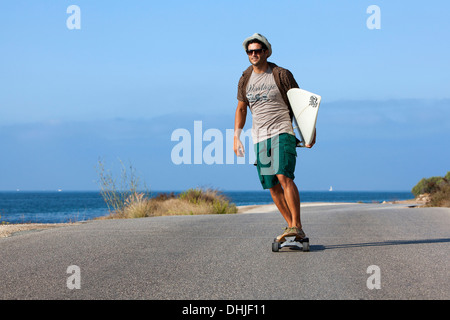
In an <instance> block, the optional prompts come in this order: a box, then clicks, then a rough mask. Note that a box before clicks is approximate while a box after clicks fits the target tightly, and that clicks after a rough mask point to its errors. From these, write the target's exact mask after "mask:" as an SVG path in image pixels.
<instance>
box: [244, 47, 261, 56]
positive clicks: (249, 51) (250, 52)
mask: <svg viewBox="0 0 450 320" xmlns="http://www.w3.org/2000/svg"><path fill="white" fill-rule="evenodd" d="M263 51H264V49H256V50H247V54H248V55H249V56H252V55H253V53H256V54H261V53H262V52H263Z"/></svg>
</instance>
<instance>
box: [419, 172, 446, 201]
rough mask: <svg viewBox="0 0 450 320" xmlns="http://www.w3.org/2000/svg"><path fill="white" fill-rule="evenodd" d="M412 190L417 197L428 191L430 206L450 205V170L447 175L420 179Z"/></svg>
mask: <svg viewBox="0 0 450 320" xmlns="http://www.w3.org/2000/svg"><path fill="white" fill-rule="evenodd" d="M411 192H412V193H413V194H414V196H415V197H417V196H419V195H421V194H424V193H428V194H429V195H430V201H429V202H428V203H427V205H428V206H430V207H450V171H449V172H447V174H446V175H445V177H431V178H423V179H422V180H420V181H419V182H418V183H417V184H416V185H415V186H414V188H412V190H411Z"/></svg>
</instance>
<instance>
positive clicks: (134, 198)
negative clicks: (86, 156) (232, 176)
mask: <svg viewBox="0 0 450 320" xmlns="http://www.w3.org/2000/svg"><path fill="white" fill-rule="evenodd" d="M121 166H122V170H121V174H120V179H117V178H116V177H115V175H114V174H113V173H112V172H111V170H106V169H105V167H104V164H103V162H102V161H99V166H98V174H99V178H100V179H99V185H100V189H101V194H102V197H103V199H104V200H105V203H106V205H107V206H108V209H109V215H107V216H105V217H101V218H99V219H128V218H143V217H155V216H168V215H197V214H227V213H236V212H237V207H236V205H235V204H233V203H231V202H230V200H229V199H228V198H227V197H226V196H225V195H223V194H222V193H221V192H220V191H218V190H215V189H210V188H192V189H189V190H187V191H184V192H181V193H179V194H178V195H175V193H173V192H172V193H164V194H158V195H156V196H152V193H151V192H149V191H142V188H141V184H140V179H139V177H138V176H137V174H136V171H135V169H134V168H133V167H132V166H131V165H130V166H128V167H126V166H125V165H124V164H123V163H122V162H121ZM145 189H146V187H144V190H145Z"/></svg>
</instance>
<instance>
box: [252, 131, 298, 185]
mask: <svg viewBox="0 0 450 320" xmlns="http://www.w3.org/2000/svg"><path fill="white" fill-rule="evenodd" d="M296 145H297V140H296V139H295V136H294V135H292V134H289V133H282V134H280V135H277V136H274V137H272V138H269V139H267V140H264V141H261V142H258V143H256V144H255V145H254V148H255V155H256V169H257V171H258V176H259V180H260V181H261V185H262V187H263V189H270V188H272V187H274V186H275V185H277V184H278V183H279V181H278V178H277V176H276V175H277V174H282V175H284V176H286V177H288V178H291V179H292V180H293V179H294V178H295V176H294V171H295V163H296V158H297V151H296V149H295V148H296Z"/></svg>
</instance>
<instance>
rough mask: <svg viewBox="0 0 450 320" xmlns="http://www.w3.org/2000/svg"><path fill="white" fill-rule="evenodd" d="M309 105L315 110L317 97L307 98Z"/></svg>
mask: <svg viewBox="0 0 450 320" xmlns="http://www.w3.org/2000/svg"><path fill="white" fill-rule="evenodd" d="M309 105H310V106H311V107H313V108H317V97H316V96H311V97H309Z"/></svg>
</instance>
